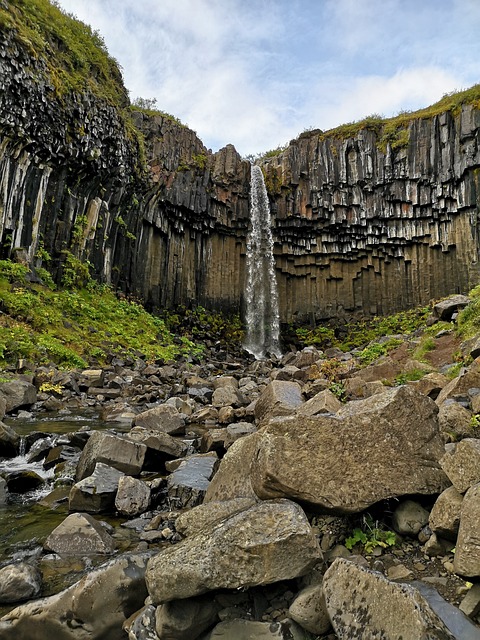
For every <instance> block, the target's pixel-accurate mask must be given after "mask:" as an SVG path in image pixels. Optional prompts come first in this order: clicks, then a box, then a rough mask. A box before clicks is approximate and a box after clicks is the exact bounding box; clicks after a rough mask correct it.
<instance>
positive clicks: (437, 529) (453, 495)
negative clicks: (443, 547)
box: [428, 487, 463, 542]
mask: <svg viewBox="0 0 480 640" xmlns="http://www.w3.org/2000/svg"><path fill="white" fill-rule="evenodd" d="M462 502H463V496H462V494H461V493H459V492H458V491H457V490H456V489H455V487H448V489H445V491H443V492H442V493H441V494H440V495H439V496H438V498H437V500H436V501H435V504H434V505H433V508H432V510H431V512H430V517H429V520H428V524H429V527H430V529H431V530H432V531H433V532H434V533H436V534H437V535H438V536H441V537H442V538H446V539H447V540H452V541H453V542H455V540H456V539H457V535H458V528H459V526H460V513H461V510H462Z"/></svg>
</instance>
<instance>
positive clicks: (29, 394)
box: [0, 379, 37, 413]
mask: <svg viewBox="0 0 480 640" xmlns="http://www.w3.org/2000/svg"><path fill="white" fill-rule="evenodd" d="M0 396H3V397H4V398H5V411H6V413H10V412H11V411H13V410H14V409H19V408H20V407H30V406H31V405H32V404H35V402H36V401H37V389H36V387H34V385H33V384H31V383H30V382H27V381H26V380H20V379H15V380H9V381H8V382H0Z"/></svg>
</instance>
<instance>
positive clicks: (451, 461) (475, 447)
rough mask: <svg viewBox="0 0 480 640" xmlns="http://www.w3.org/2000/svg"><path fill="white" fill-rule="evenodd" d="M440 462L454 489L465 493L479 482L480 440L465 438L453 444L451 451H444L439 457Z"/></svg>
mask: <svg viewBox="0 0 480 640" xmlns="http://www.w3.org/2000/svg"><path fill="white" fill-rule="evenodd" d="M440 464H441V465H442V469H443V470H444V471H445V473H446V474H447V476H448V477H449V479H450V480H451V482H452V484H453V486H454V487H455V489H456V490H457V491H458V492H459V493H465V491H467V489H469V488H470V487H471V486H472V485H474V484H476V483H477V482H480V440H479V439H477V438H465V439H464V440H462V441H461V442H459V443H458V444H457V445H456V446H455V449H454V451H453V453H446V454H445V455H444V456H443V457H442V458H441V460H440Z"/></svg>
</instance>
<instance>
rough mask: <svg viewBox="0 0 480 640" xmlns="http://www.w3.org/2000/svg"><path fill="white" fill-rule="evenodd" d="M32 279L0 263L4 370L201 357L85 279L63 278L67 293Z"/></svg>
mask: <svg viewBox="0 0 480 640" xmlns="http://www.w3.org/2000/svg"><path fill="white" fill-rule="evenodd" d="M69 255H70V256H71V254H69ZM68 257H69V256H67V258H68ZM72 259H74V260H76V259H75V258H72ZM79 265H80V266H81V267H82V268H85V269H86V270H87V272H88V265H85V264H82V263H80V261H78V263H75V268H78V266H79ZM72 268H73V267H72ZM28 275H29V272H28V268H27V267H25V266H24V265H20V264H15V263H13V262H10V261H8V260H1V261H0V309H1V311H2V314H0V364H3V365H5V364H8V363H15V362H16V360H17V359H18V358H27V359H29V360H32V361H34V362H36V363H48V362H54V363H55V364H57V365H59V366H61V367H64V368H75V367H80V368H84V367H86V366H87V365H88V364H89V363H91V362H95V361H97V362H99V363H100V364H102V363H103V362H104V361H105V358H106V357H107V355H108V354H116V355H119V356H124V357H125V356H138V355H139V354H142V355H144V356H145V357H146V358H147V359H148V360H151V361H155V360H161V361H168V360H171V359H174V358H176V357H179V356H181V355H195V356H198V355H201V353H202V347H199V346H198V345H196V344H195V343H194V342H193V341H192V340H191V339H190V338H189V336H188V335H181V336H180V337H178V336H174V335H173V334H172V333H171V331H170V330H169V329H168V328H167V326H166V324H165V322H164V320H162V319H160V318H158V317H155V316H153V315H151V314H149V313H147V312H146V311H145V309H144V308H143V307H142V306H141V305H140V304H139V303H138V302H137V301H134V300H128V299H126V298H119V297H118V296H116V295H115V293H114V292H113V291H112V290H111V289H109V288H108V287H105V286H101V285H97V284H95V283H94V282H93V281H92V280H91V279H90V277H89V275H88V277H87V274H86V273H85V274H84V275H85V279H84V280H83V281H81V283H80V281H79V280H78V274H77V276H73V275H70V272H68V271H67V276H66V275H65V272H64V282H65V281H68V283H69V288H68V289H62V290H55V289H54V288H53V287H50V288H49V287H46V286H42V285H39V284H32V283H30V282H28V280H27V277H28ZM75 282H76V283H77V284H79V283H80V284H81V286H80V287H76V286H75Z"/></svg>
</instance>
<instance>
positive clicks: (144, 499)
mask: <svg viewBox="0 0 480 640" xmlns="http://www.w3.org/2000/svg"><path fill="white" fill-rule="evenodd" d="M150 493H151V491H150V487H149V486H148V485H147V484H146V483H145V482H143V481H142V480H138V479H137V478H132V477H131V476H122V477H120V478H119V479H118V491H117V494H116V496H115V508H116V509H117V511H120V513H123V514H124V515H126V516H136V515H139V514H140V513H144V512H145V511H147V509H148V507H149V504H150Z"/></svg>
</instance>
